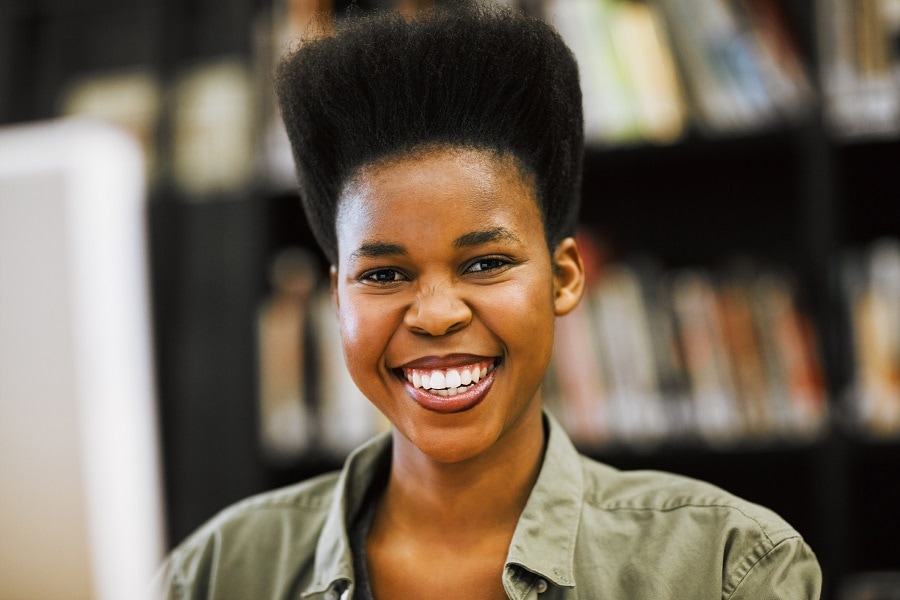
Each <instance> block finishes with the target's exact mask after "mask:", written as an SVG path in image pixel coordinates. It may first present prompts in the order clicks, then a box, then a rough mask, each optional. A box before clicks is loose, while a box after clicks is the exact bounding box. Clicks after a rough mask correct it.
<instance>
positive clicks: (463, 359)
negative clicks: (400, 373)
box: [397, 354, 496, 369]
mask: <svg viewBox="0 0 900 600" xmlns="http://www.w3.org/2000/svg"><path fill="white" fill-rule="evenodd" d="M485 360H496V357H494V356H480V355H476V354H448V355H445V356H423V357H421V358H417V359H415V360H411V361H409V362H407V363H404V364H402V365H400V366H399V367H397V368H398V369H452V368H454V367H466V366H469V365H472V364H475V363H478V362H482V361H485Z"/></svg>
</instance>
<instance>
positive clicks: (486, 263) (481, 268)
mask: <svg viewBox="0 0 900 600" xmlns="http://www.w3.org/2000/svg"><path fill="white" fill-rule="evenodd" d="M507 264H508V263H507V261H505V260H503V259H502V258H479V259H478V260H476V261H475V262H474V263H472V264H471V265H469V268H468V269H466V273H482V272H485V271H494V270H496V269H500V268H502V267H504V266H506V265H507Z"/></svg>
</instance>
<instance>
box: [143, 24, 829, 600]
mask: <svg viewBox="0 0 900 600" xmlns="http://www.w3.org/2000/svg"><path fill="white" fill-rule="evenodd" d="M461 49H465V51H462V50H461ZM277 85H278V93H279V99H280V102H281V108H282V114H283V116H284V119H285V124H286V126H287V130H288V133H289V136H290V139H291V144H292V147H293V150H294V157H295V160H296V163H297V170H298V176H299V183H300V196H301V199H302V201H303V205H304V208H305V210H306V214H307V217H308V219H309V221H310V224H311V226H312V228H313V230H314V231H315V233H316V237H317V239H318V240H319V242H320V244H321V245H322V247H323V249H324V250H325V252H326V254H327V255H328V257H329V259H330V260H331V261H332V270H331V283H332V296H333V300H334V306H335V310H336V314H337V318H338V321H339V323H340V332H341V339H342V344H343V350H344V357H345V359H346V363H347V367H348V369H349V372H350V374H351V376H352V377H353V380H354V382H355V383H356V385H357V386H358V387H359V389H360V390H361V391H362V392H363V393H364V394H365V395H366V397H367V398H368V399H369V400H370V401H371V402H372V403H373V404H374V405H375V406H377V407H378V408H379V409H380V410H381V411H382V412H383V413H384V414H385V416H387V418H388V419H389V420H390V422H391V424H392V425H393V429H392V432H391V433H390V434H386V435H383V436H381V437H379V438H377V439H375V440H373V441H372V442H371V443H369V444H367V445H365V446H363V447H362V448H360V449H359V450H357V451H356V452H355V453H354V454H353V455H352V456H351V457H350V458H349V459H348V460H347V463H346V465H345V467H344V470H343V471H342V472H341V473H340V474H332V475H327V476H324V477H321V478H318V479H315V480H312V481H308V482H304V483H300V484H297V485H295V486H293V487H290V488H286V489H283V490H278V491H275V492H270V493H267V494H264V495H262V496H259V497H256V498H252V499H250V500H247V501H245V502H243V503H241V504H239V505H237V506H234V507H232V508H230V509H227V510H226V511H224V512H223V513H222V514H221V515H219V516H218V517H216V518H215V519H213V520H212V521H211V522H210V523H208V524H207V525H206V526H205V527H203V528H202V529H201V530H200V531H198V532H197V533H196V534H194V536H192V537H191V538H190V539H188V540H187V541H185V542H184V543H183V544H182V545H181V546H179V547H178V548H177V549H176V550H175V551H174V552H173V553H172V555H171V556H170V557H169V559H168V561H167V562H166V564H165V565H164V568H163V569H162V570H161V572H160V576H159V583H160V585H161V587H162V589H163V590H164V592H165V593H168V594H169V597H174V598H180V597H185V598H187V597H191V598H193V597H208V598H273V599H274V598H287V597H296V596H297V595H298V594H299V596H300V597H303V598H337V597H344V598H349V597H353V598H357V599H368V598H382V599H383V598H450V599H457V598H479V599H484V598H487V599H491V598H517V599H524V598H532V599H533V598H535V597H536V596H537V594H543V595H544V596H543V597H545V598H596V597H603V598H692V599H693V598H722V597H728V598H731V599H733V600H739V599H750V598H759V597H769V598H815V597H817V596H818V593H819V588H820V580H821V576H820V573H819V568H818V565H817V563H816V560H815V557H814V555H813V554H812V552H811V550H810V549H809V547H808V546H807V545H806V544H805V543H804V541H803V540H802V539H801V538H800V536H799V535H798V534H797V533H796V532H795V531H794V530H793V529H792V528H791V527H790V526H789V525H787V524H786V523H784V521H782V520H781V519H780V518H779V517H778V516H777V515H775V514H773V513H772V512H770V511H768V510H766V509H763V508H761V507H758V506H755V505H752V504H750V503H748V502H745V501H743V500H741V499H739V498H736V497H734V496H732V495H730V494H728V493H726V492H724V491H722V490H719V489H716V488H714V487H712V486H709V485H707V484H704V483H701V482H698V481H693V480H689V479H685V478H681V477H677V476H674V475H668V474H662V473H649V472H644V473H641V472H635V473H624V472H619V471H616V470H615V469H612V468H610V467H608V466H606V465H602V464H600V463H597V462H594V461H592V460H589V459H587V458H585V457H583V456H581V455H579V454H578V452H577V451H576V450H575V448H574V447H573V446H572V444H571V442H570V441H569V439H568V438H567V437H566V434H565V433H564V432H563V430H562V429H561V428H560V427H559V426H558V425H557V424H556V422H555V421H554V420H553V419H552V418H551V417H550V416H549V415H548V414H547V413H545V412H544V411H543V409H542V403H541V380H542V378H543V376H544V373H545V371H546V369H547V365H548V363H549V360H550V356H551V352H552V347H553V338H554V327H555V321H556V318H557V317H558V316H560V315H564V314H566V313H568V312H569V311H571V310H572V309H574V308H575V307H576V306H577V304H578V302H579V300H580V298H581V295H582V292H583V288H584V268H583V266H582V261H581V257H580V255H579V250H578V246H577V244H576V243H575V241H574V240H573V238H572V237H571V235H572V231H573V228H574V224H575V221H576V218H577V209H578V201H579V185H580V174H581V160H582V143H583V133H582V118H581V93H580V90H579V87H578V71H577V67H576V65H575V62H574V59H573V58H572V56H571V53H570V52H569V51H568V49H567V48H566V47H565V45H564V44H563V42H562V41H561V39H560V38H559V36H558V35H557V34H556V33H555V32H554V31H553V30H552V29H550V28H549V27H548V26H547V25H546V24H544V23H542V22H539V21H536V20H533V19H530V18H526V17H524V16H522V15H520V14H518V13H514V12H508V11H501V10H487V9H477V8H476V9H468V8H466V9H454V10H448V11H436V12H431V13H427V14H426V15H424V16H420V17H416V18H415V19H412V20H409V19H404V18H402V17H399V16H396V15H390V14H381V15H377V16H375V17H370V18H365V19H362V20H359V21H353V22H350V23H349V24H347V25H345V27H344V28H343V29H340V30H339V31H338V32H337V33H336V34H335V35H334V36H332V37H329V38H325V39H323V40H320V41H317V42H312V43H308V44H305V45H302V46H301V47H300V48H299V50H297V51H296V52H295V53H293V54H291V55H289V56H287V57H286V58H285V59H284V62H283V63H282V66H281V68H280V70H279V73H278V77H277Z"/></svg>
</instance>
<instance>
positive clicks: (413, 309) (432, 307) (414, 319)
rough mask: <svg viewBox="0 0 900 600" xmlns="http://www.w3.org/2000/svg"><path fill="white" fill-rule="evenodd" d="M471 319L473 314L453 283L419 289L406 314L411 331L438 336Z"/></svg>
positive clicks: (455, 329) (460, 326)
mask: <svg viewBox="0 0 900 600" xmlns="http://www.w3.org/2000/svg"><path fill="white" fill-rule="evenodd" d="M471 319H472V311H471V309H470V308H469V306H468V304H466V302H464V301H463V300H462V299H461V298H460V297H459V295H458V294H457V293H456V291H455V289H454V286H453V284H452V283H443V284H440V285H435V286H430V287H428V288H425V289H421V290H420V291H419V292H418V293H417V294H416V299H415V301H414V302H413V303H412V305H411V306H410V307H409V309H408V310H407V311H406V315H405V317H404V323H405V325H406V326H407V327H408V328H409V329H410V330H411V331H413V332H415V333H420V334H426V335H431V336H440V335H446V334H448V333H452V332H454V331H458V330H460V329H462V328H463V327H465V326H466V325H467V324H468V323H469V322H470V321H471Z"/></svg>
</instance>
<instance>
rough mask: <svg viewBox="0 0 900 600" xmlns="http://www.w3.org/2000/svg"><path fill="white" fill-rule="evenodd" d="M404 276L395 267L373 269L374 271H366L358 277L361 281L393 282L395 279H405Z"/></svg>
mask: <svg viewBox="0 0 900 600" xmlns="http://www.w3.org/2000/svg"><path fill="white" fill-rule="evenodd" d="M405 280H406V276H405V275H404V274H403V273H401V272H400V271H398V270H397V269H375V270H374V271H366V272H365V273H363V274H362V277H360V281H362V282H363V283H376V284H377V283H394V282H396V281H405Z"/></svg>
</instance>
